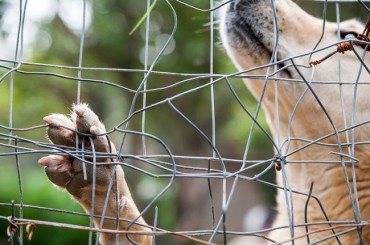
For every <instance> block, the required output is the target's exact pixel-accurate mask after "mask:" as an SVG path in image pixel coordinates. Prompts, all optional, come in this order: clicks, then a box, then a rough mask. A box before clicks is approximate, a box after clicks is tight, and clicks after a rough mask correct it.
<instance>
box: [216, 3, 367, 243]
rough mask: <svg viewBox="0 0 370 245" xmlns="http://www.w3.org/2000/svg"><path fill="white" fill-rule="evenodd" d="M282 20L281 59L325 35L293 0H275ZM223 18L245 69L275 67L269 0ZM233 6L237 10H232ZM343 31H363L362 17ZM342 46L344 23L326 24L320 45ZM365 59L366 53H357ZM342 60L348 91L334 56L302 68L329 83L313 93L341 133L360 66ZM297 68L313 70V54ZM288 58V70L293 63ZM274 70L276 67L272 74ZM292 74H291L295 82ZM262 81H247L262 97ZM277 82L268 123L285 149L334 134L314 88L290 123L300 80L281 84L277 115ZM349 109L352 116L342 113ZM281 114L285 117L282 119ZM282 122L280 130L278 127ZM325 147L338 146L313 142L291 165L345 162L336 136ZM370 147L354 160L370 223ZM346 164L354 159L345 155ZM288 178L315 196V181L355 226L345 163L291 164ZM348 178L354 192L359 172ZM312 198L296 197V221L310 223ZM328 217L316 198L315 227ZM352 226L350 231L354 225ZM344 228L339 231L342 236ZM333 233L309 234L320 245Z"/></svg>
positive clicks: (266, 103)
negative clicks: (288, 140) (265, 66)
mask: <svg viewBox="0 0 370 245" xmlns="http://www.w3.org/2000/svg"><path fill="white" fill-rule="evenodd" d="M275 4H276V9H277V20H278V28H279V42H278V48H277V50H278V53H277V58H278V60H283V59H286V58H289V57H291V56H296V55H299V54H304V53H307V52H309V51H310V50H312V49H313V48H314V46H315V44H316V43H317V41H318V40H319V38H320V36H321V32H322V23H323V21H322V20H321V19H317V18H314V17H312V16H310V15H309V14H307V13H305V12H304V11H303V10H302V9H300V8H299V7H298V6H297V5H296V4H294V3H293V2H291V1H290V0H276V1H275ZM225 9H227V10H225V12H224V13H223V17H222V20H221V22H222V24H221V37H222V41H223V44H224V46H225V48H226V50H227V52H228V54H229V56H230V57H231V59H232V60H233V62H234V63H235V65H236V66H237V67H238V68H239V70H241V71H243V70H248V69H250V68H254V67H257V66H263V65H266V64H268V63H269V62H270V59H271V57H270V55H271V53H272V50H273V46H274V29H273V11H272V7H271V1H270V0H239V1H232V2H231V5H230V7H225ZM229 9H230V10H229ZM340 26H341V29H342V30H346V31H357V32H360V33H361V32H362V30H363V28H364V27H363V25H362V24H360V23H359V22H357V21H355V20H350V21H345V22H342V23H341V25H340ZM337 41H338V38H337V24H336V23H328V22H326V27H325V35H324V37H323V40H322V41H321V43H320V45H319V48H320V47H325V46H329V45H331V44H334V43H336V42H337ZM334 50H335V46H334V47H331V48H329V49H327V50H325V51H322V52H320V53H318V54H315V55H314V56H313V58H312V60H315V59H319V58H322V57H324V56H325V55H326V54H327V53H329V52H331V51H334ZM356 50H357V51H358V52H359V54H360V55H362V54H363V49H361V48H356ZM338 55H340V58H341V71H342V73H341V74H340V75H341V81H340V82H342V83H344V85H342V87H340V86H339V85H338V82H339V70H338V57H336V56H333V57H332V58H330V59H328V60H326V61H325V62H323V63H322V64H320V65H318V66H317V67H312V68H302V67H300V68H299V69H300V71H301V72H302V73H303V75H304V76H305V78H306V79H307V80H308V81H309V79H310V77H311V74H313V81H316V82H318V81H323V82H328V83H326V84H324V83H322V84H317V83H315V84H313V85H312V89H313V90H314V91H315V93H316V94H317V96H318V98H319V99H320V101H321V102H322V105H323V106H324V107H325V109H326V110H327V112H328V114H329V115H330V117H331V119H332V121H333V123H334V125H335V127H336V129H337V130H341V129H343V128H345V124H344V121H346V125H347V127H348V126H350V125H351V116H352V102H353V101H352V100H353V95H354V83H355V81H356V77H357V74H358V71H359V67H360V62H359V61H358V60H357V58H356V57H355V55H354V54H353V53H351V52H347V53H345V54H338ZM294 62H295V63H296V64H297V65H298V64H299V65H306V66H307V65H308V63H309V60H308V56H304V57H300V58H296V59H294ZM365 63H366V64H367V65H369V64H370V55H367V57H366V59H365ZM289 64H291V62H290V61H289V60H288V61H286V62H285V63H284V65H289ZM266 71H267V70H266V69H259V70H256V71H253V72H247V73H246V74H247V75H263V76H264V75H266ZM288 71H289V72H281V73H280V74H279V76H280V77H284V78H293V79H301V77H300V76H299V74H298V73H297V71H296V70H295V69H294V67H290V68H288ZM272 72H273V68H270V73H272ZM290 76H291V77H290ZM359 81H360V83H366V84H360V85H358V91H357V101H356V112H355V122H354V123H355V124H357V123H360V122H364V121H366V120H370V110H369V105H370V96H369V92H368V91H369V88H370V87H369V86H368V84H369V74H368V73H367V71H366V70H365V69H364V68H363V69H362V75H361V77H360V79H359ZM263 82H264V81H263V80H251V79H245V83H246V85H247V87H248V88H249V89H250V90H251V92H252V93H253V94H254V95H255V96H256V97H257V98H260V96H261V92H262V88H263ZM274 84H275V82H274V81H272V80H270V81H269V82H268V84H267V87H266V91H265V94H264V98H263V109H264V111H265V113H266V115H267V118H268V124H269V127H270V129H271V131H272V134H273V136H274V140H275V141H276V142H277V144H278V145H281V144H282V143H283V142H284V141H285V140H287V139H289V138H303V139H306V140H316V139H319V138H320V137H323V136H325V135H328V134H332V133H333V132H334V130H333V127H332V125H331V124H330V122H329V120H328V118H327V116H326V115H325V113H324V112H323V110H322V108H321V106H320V105H319V103H318V102H317V101H316V99H315V98H314V96H313V95H312V93H311V92H310V91H308V92H307V93H306V94H305V95H304V98H303V100H302V101H301V102H300V104H299V106H298V109H297V111H296V112H295V114H294V115H293V120H292V125H291V127H290V128H288V123H289V120H290V118H291V117H292V112H293V109H294V107H295V106H296V104H297V101H298V99H299V97H300V96H301V95H302V93H303V91H304V90H305V89H306V88H307V86H306V84H305V83H302V82H295V81H282V80H280V81H278V82H277V87H278V88H277V90H278V110H279V112H278V113H277V112H276V104H275V97H276V96H277V94H275V87H274ZM341 89H342V94H343V97H344V103H343V108H342V107H341V97H340V96H341V94H340V93H341V92H340V91H341ZM342 110H343V111H344V112H345V116H343V113H342ZM278 115H279V117H277V116H278ZM277 121H279V125H280V128H277ZM278 132H279V133H280V142H278V140H279V138H278ZM348 133H349V139H346V135H345V133H341V134H340V142H341V143H342V144H344V143H348V142H350V141H351V137H352V134H351V131H348ZM354 137H355V139H354V141H355V142H362V141H368V140H369V139H370V126H369V124H365V125H363V126H360V127H358V128H356V129H355V130H354ZM320 142H321V143H331V144H333V146H332V147H328V146H322V145H311V146H309V147H307V148H305V149H304V150H300V151H297V152H296V153H294V154H292V155H290V156H289V157H287V160H288V161H299V160H304V161H312V162H314V161H315V162H316V161H326V160H336V161H339V160H340V157H339V156H337V155H335V154H332V153H331V152H339V149H338V146H337V145H338V141H337V138H336V136H335V135H334V136H331V137H329V138H326V139H325V140H321V141H320ZM306 144H307V142H303V141H297V140H292V141H291V142H290V146H289V149H287V148H286V145H287V144H285V145H284V146H283V147H282V149H281V150H282V152H283V154H285V152H286V150H288V153H289V152H292V151H294V150H295V149H298V148H299V147H302V146H304V145H306ZM342 152H343V153H344V154H350V153H349V151H348V147H347V146H342ZM369 155H370V146H369V145H367V144H360V145H356V146H355V149H354V157H355V158H356V159H358V160H359V162H358V164H357V165H356V173H355V175H356V178H357V189H358V197H359V202H360V203H359V207H360V211H361V220H363V221H366V220H369V219H370V205H369V202H370V157H369ZM344 160H345V161H348V160H349V159H348V158H346V157H344ZM285 169H286V171H287V176H288V179H287V180H288V183H289V185H290V187H291V188H292V189H293V190H295V191H300V192H304V193H308V191H309V188H310V185H311V183H313V184H314V185H313V195H314V196H316V197H317V198H319V199H320V201H321V203H322V204H323V207H324V209H325V211H326V212H327V214H328V216H329V219H330V220H331V221H349V220H352V221H353V220H354V214H353V211H352V207H351V200H350V199H349V194H348V190H347V187H346V182H345V180H344V171H343V168H342V166H341V165H339V164H338V165H334V164H317V163H310V164H301V163H299V164H293V163H292V164H287V165H286V166H285ZM347 171H348V175H349V176H350V180H351V189H352V190H353V181H352V171H351V168H350V167H349V166H348V167H347ZM277 184H279V185H280V186H283V179H282V171H280V172H277ZM306 200H307V197H306V196H300V195H293V205H294V223H295V224H303V223H305V221H304V207H305V202H306ZM285 203H286V202H285V196H284V193H283V191H278V195H277V211H278V214H277V218H276V220H275V222H274V224H273V226H274V227H278V226H286V225H288V215H287V208H286V204H285ZM322 221H325V218H324V216H323V214H322V212H321V210H320V209H319V207H318V205H317V203H316V202H315V201H314V200H312V199H311V201H310V203H309V207H308V222H322ZM324 228H328V226H327V225H318V226H310V227H309V231H310V232H311V231H315V230H320V229H324ZM347 228H348V227H347ZM341 230H343V229H336V232H339V231H341ZM303 234H305V230H304V229H303V228H295V230H294V236H295V237H298V236H301V235H303ZM329 235H332V233H331V232H330V231H325V232H324V231H323V232H318V233H315V234H312V235H310V236H309V238H310V241H311V242H314V241H318V240H320V239H322V238H324V237H326V236H329ZM269 237H270V238H272V239H274V240H275V241H278V242H282V241H285V240H289V239H290V238H291V234H290V231H289V229H279V230H275V231H273V232H271V233H270V235H269ZM362 238H363V240H364V242H365V244H370V228H367V227H364V228H363V230H362ZM306 239H307V238H306V237H304V238H302V239H299V240H296V243H295V244H307V240H306ZM339 239H340V240H341V242H342V244H359V235H358V233H357V231H356V230H355V231H352V232H349V233H348V234H345V235H341V236H339ZM320 244H337V242H336V240H335V239H330V240H327V241H326V242H323V243H320Z"/></svg>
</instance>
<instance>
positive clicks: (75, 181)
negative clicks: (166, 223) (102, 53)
mask: <svg viewBox="0 0 370 245" xmlns="http://www.w3.org/2000/svg"><path fill="white" fill-rule="evenodd" d="M44 121H45V122H46V123H47V124H48V125H49V127H48V129H47V135H48V137H49V139H50V141H51V142H52V143H54V144H58V145H59V147H62V148H63V147H64V148H65V149H66V150H68V149H67V147H75V145H76V138H77V137H76V132H75V131H76V130H77V131H78V132H81V133H84V134H89V135H91V136H90V137H87V136H78V139H79V140H78V141H79V145H80V146H82V143H83V146H84V147H85V150H87V151H88V152H90V153H91V154H90V155H88V157H85V159H86V160H87V161H89V162H86V163H82V161H81V160H79V159H77V158H73V157H70V156H65V155H50V156H46V157H43V158H41V159H40V160H39V164H41V165H42V166H45V173H46V175H47V177H48V178H49V180H50V181H51V182H53V183H54V184H55V185H57V186H58V187H60V188H62V189H65V190H66V191H67V192H68V193H69V194H70V195H71V196H72V197H73V198H74V199H75V200H76V201H77V202H79V203H80V204H81V206H82V207H83V208H84V209H85V211H86V212H87V213H89V214H90V213H91V211H92V208H93V212H94V215H96V216H102V215H104V217H105V218H104V220H103V221H102V219H101V218H98V217H95V218H94V223H95V226H96V227H101V228H103V229H113V230H115V229H116V227H117V223H116V220H115V219H114V217H116V216H117V211H118V216H119V217H120V218H121V219H123V220H125V221H123V220H121V221H120V222H119V229H120V230H127V228H128V226H129V224H130V221H132V220H134V219H136V218H137V217H138V216H139V215H140V212H139V211H138V208H137V207H136V205H135V202H134V200H133V199H132V197H131V193H130V190H129V188H128V186H127V183H126V180H125V176H124V172H123V170H122V168H121V166H120V165H113V164H107V165H95V164H96V163H98V164H99V163H109V162H112V161H114V159H113V157H111V156H104V157H101V156H98V155H99V154H98V152H99V153H113V154H114V153H116V150H115V147H114V145H113V144H112V143H111V142H110V141H109V139H108V138H107V137H106V136H105V135H104V133H105V132H106V130H105V127H104V125H103V124H102V123H101V122H100V120H99V118H98V116H97V115H96V114H95V113H94V112H93V111H92V110H91V109H90V108H89V107H88V106H87V105H86V104H78V105H75V106H74V107H73V111H72V114H71V118H68V117H67V116H65V115H62V114H52V115H49V116H46V117H44ZM91 139H92V140H91ZM94 152H96V154H95V156H96V157H95V158H96V159H95V163H94V161H92V160H93V157H92V156H91V155H92V154H93V153H94ZM86 154H87V153H86ZM84 165H85V166H84ZM94 165H95V166H94ZM84 167H85V171H84ZM84 172H85V173H86V179H85V178H84ZM93 172H95V176H94V175H93ZM114 175H115V176H114ZM94 177H95V200H94V202H92V190H93V182H94ZM114 177H115V178H114ZM111 179H113V180H114V179H116V181H117V188H115V185H114V184H112V183H111ZM108 192H109V193H110V194H109V196H108V203H107V208H106V211H105V214H104V213H103V212H104V210H103V209H104V206H105V205H104V204H105V202H106V198H107V193H108ZM117 195H118V198H117ZM116 200H118V203H117V202H116ZM108 217H113V219H108ZM101 225H102V226H101ZM129 230H130V231H135V232H144V233H150V232H151V230H150V229H149V228H147V227H146V223H145V221H144V219H143V218H142V217H140V218H139V219H138V220H137V224H135V225H132V226H131V227H130V229H129ZM129 237H130V239H131V240H132V241H135V242H136V243H138V244H151V240H152V238H151V236H150V235H148V234H146V235H140V234H136V235H129ZM100 242H101V243H102V244H104V245H105V244H129V242H128V238H127V236H126V234H120V235H119V236H118V239H117V241H116V234H114V233H102V234H101V236H100Z"/></svg>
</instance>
